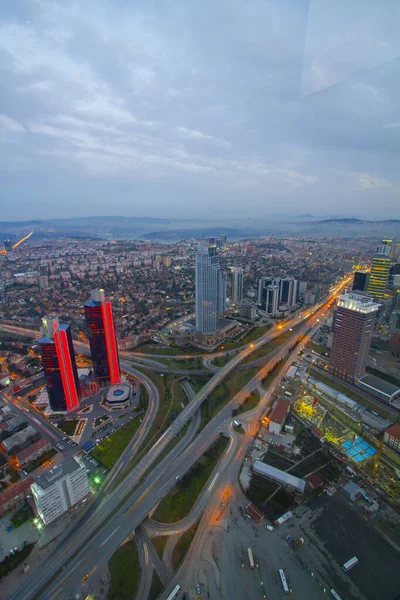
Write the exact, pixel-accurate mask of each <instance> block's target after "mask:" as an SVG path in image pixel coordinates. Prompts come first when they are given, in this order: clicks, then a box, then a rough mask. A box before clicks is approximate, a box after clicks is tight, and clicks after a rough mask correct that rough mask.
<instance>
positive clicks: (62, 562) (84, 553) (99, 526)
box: [10, 306, 320, 600]
mask: <svg viewBox="0 0 400 600" xmlns="http://www.w3.org/2000/svg"><path fill="white" fill-rule="evenodd" d="M319 309H320V306H319V307H315V309H314V311H313V312H314V313H315V312H316V311H317V310H319ZM311 314H312V313H311ZM310 316H311V315H308V318H309V317H310ZM293 324H294V323H293V322H292V321H288V322H287V323H286V324H285V327H283V328H282V330H281V331H284V330H286V329H289V328H290V327H291V326H292V325H293ZM312 324H313V319H312V317H311V318H309V323H305V325H304V326H303V327H301V328H300V329H298V330H297V331H296V332H295V333H294V335H293V336H291V337H290V338H289V339H288V340H287V342H285V343H284V344H282V346H281V347H280V348H279V350H278V352H277V354H276V355H275V356H274V358H273V359H271V360H267V362H266V365H265V367H263V369H261V370H260V371H259V373H258V374H257V375H256V378H254V380H252V383H253V384H255V385H257V384H258V383H259V381H261V379H262V378H263V377H264V376H265V374H266V373H267V372H268V371H269V370H270V369H271V368H272V366H273V365H274V364H276V362H277V361H278V360H280V359H281V358H283V356H284V355H285V354H286V353H287V352H288V350H289V348H290V347H291V346H292V345H293V343H295V341H296V340H298V339H300V338H301V337H302V336H303V335H304V334H305V333H306V332H307V331H308V330H309V329H310V327H311V326H312ZM270 339H271V338H270V336H269V334H265V335H264V336H262V337H261V338H259V340H256V341H255V342H253V343H252V344H250V345H249V346H248V347H246V348H245V349H243V350H242V351H241V352H239V353H238V354H237V355H236V356H235V357H234V358H233V359H232V360H231V361H229V363H227V364H226V365H225V366H224V367H222V368H221V369H220V371H219V372H218V373H216V374H215V375H214V376H213V377H212V379H211V380H210V381H209V382H208V383H207V384H206V385H205V386H204V388H203V389H202V390H201V391H200V392H199V393H198V394H197V395H196V396H195V398H194V399H193V401H192V402H190V403H189V404H188V406H186V407H185V408H184V409H183V410H182V412H181V413H180V415H179V416H178V417H177V418H176V419H175V421H174V422H173V423H172V424H171V426H170V427H169V428H168V429H167V430H166V431H165V432H164V433H163V435H162V436H161V437H160V438H159V440H158V441H157V442H156V443H155V444H154V446H153V447H152V448H151V449H150V451H149V452H148V454H147V455H146V456H145V457H144V458H143V459H142V460H141V461H140V462H139V463H138V465H136V467H135V469H133V470H132V471H131V473H130V474H129V475H128V476H127V477H126V479H125V480H124V481H123V482H122V483H121V484H120V485H119V486H118V487H117V488H116V490H115V491H114V492H112V493H111V494H109V495H108V496H106V498H105V500H104V502H103V503H102V505H101V506H100V507H99V508H98V509H97V510H96V511H95V513H94V514H93V515H92V516H91V517H90V518H88V519H83V520H82V521H80V522H79V523H78V524H77V525H76V526H75V528H74V529H73V530H72V531H71V532H70V534H69V535H68V536H67V537H66V539H65V540H64V542H63V544H62V546H59V547H58V548H57V549H56V550H55V552H54V553H53V556H52V561H51V563H50V564H49V565H47V569H46V571H44V570H43V569H39V568H36V569H34V570H32V571H31V572H29V573H28V574H27V575H26V576H25V578H24V580H23V582H22V583H21V585H20V586H19V588H18V589H17V590H16V591H15V593H14V594H12V595H11V597H10V598H11V599H12V600H19V599H20V598H24V599H25V598H26V599H27V600H29V599H31V598H35V597H43V598H56V597H60V598H61V597H62V594H64V592H65V591H66V589H67V588H68V591H71V590H72V588H73V586H76V582H77V581H78V580H79V579H80V577H82V576H83V575H85V574H86V573H84V572H82V571H83V570H86V572H87V573H88V574H89V575H90V573H91V572H93V571H94V570H95V569H96V567H97V565H98V564H101V562H102V561H103V560H104V559H106V558H107V557H108V556H110V554H111V553H112V552H113V551H114V549H115V548H116V547H118V545H120V543H121V542H122V541H123V540H124V539H125V537H126V535H127V533H128V532H129V531H132V530H133V529H135V528H136V527H137V526H138V525H139V523H141V521H142V520H143V519H144V518H145V517H146V515H147V514H148V513H149V511H150V510H151V509H152V507H153V506H154V505H155V504H156V503H157V502H158V501H159V499H160V498H161V497H162V496H163V495H164V494H165V493H167V492H168V491H169V489H171V487H173V485H174V483H175V482H174V478H173V475H174V474H175V476H176V475H177V474H179V475H180V474H181V473H184V472H186V471H187V470H188V469H189V468H190V466H191V465H192V464H194V462H195V461H196V454H197V455H198V454H199V453H201V452H202V448H203V447H204V446H205V445H207V444H208V443H211V442H212V440H213V439H215V437H216V436H217V435H218V431H219V429H218V428H219V427H220V425H221V423H223V421H224V420H225V419H226V418H228V417H229V416H230V413H231V411H232V408H234V406H235V405H236V404H237V403H236V402H235V403H233V402H232V401H230V402H229V403H228V404H227V405H226V406H225V407H224V408H223V409H222V410H221V411H220V412H219V413H218V415H217V416H216V417H215V418H214V419H213V420H212V421H211V422H210V423H209V424H208V425H207V426H206V427H205V428H204V429H203V430H202V431H201V432H200V434H199V435H198V436H197V438H196V439H195V440H194V442H193V443H192V444H190V446H188V447H187V448H186V449H185V450H184V451H183V452H181V453H180V455H179V456H177V454H176V448H174V449H173V450H172V451H171V452H170V453H169V454H168V455H167V456H166V457H165V459H163V460H162V461H161V463H158V464H157V465H156V466H155V468H154V469H153V470H152V471H151V473H150V474H149V476H148V477H147V479H145V481H144V482H143V478H144V475H145V473H146V471H148V470H149V468H150V467H151V466H152V465H153V464H154V463H155V462H156V460H157V459H158V457H159V456H161V454H162V453H163V452H164V450H165V449H166V447H167V446H168V444H169V443H170V441H171V440H172V439H173V438H174V436H175V435H176V434H177V433H178V432H179V431H180V430H181V429H182V427H184V426H185V425H186V423H187V422H188V421H189V419H191V418H192V417H193V415H194V414H195V412H196V411H197V410H198V409H199V407H200V406H201V404H202V402H203V401H204V400H205V399H206V398H207V397H208V395H209V394H210V393H211V392H212V390H213V389H214V388H215V387H216V386H217V385H219V383H220V382H221V381H222V380H223V378H224V377H225V376H226V375H227V374H228V373H229V372H230V371H231V370H233V369H234V368H235V367H236V366H237V365H238V364H240V362H241V361H242V360H244V358H245V357H246V356H248V355H249V354H251V353H252V352H253V351H254V350H256V349H257V348H259V347H261V346H262V345H263V344H265V343H266V342H267V341H269V340H270ZM123 366H124V368H125V366H126V364H124V365H123ZM257 378H258V379H257ZM249 391H251V387H250V385H249V384H247V385H246V386H245V387H244V388H243V390H242V392H243V394H244V396H243V398H244V397H245V395H247V394H248V393H249ZM216 432H217V433H216ZM171 465H172V466H171ZM121 519H122V520H123V522H122V521H121ZM121 523H122V525H121ZM105 540H107V543H106V542H105ZM63 567H64V569H63ZM77 577H78V578H79V579H78V578H77ZM67 581H68V584H67ZM75 589H76V587H75ZM45 590H46V591H45ZM42 594H44V595H42Z"/></svg>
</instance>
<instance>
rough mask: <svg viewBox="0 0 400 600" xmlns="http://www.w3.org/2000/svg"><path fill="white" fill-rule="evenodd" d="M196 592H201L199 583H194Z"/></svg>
mask: <svg viewBox="0 0 400 600" xmlns="http://www.w3.org/2000/svg"><path fill="white" fill-rule="evenodd" d="M196 592H197V593H198V594H200V592H201V590H200V586H199V584H197V585H196Z"/></svg>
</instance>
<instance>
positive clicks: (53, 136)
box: [0, 0, 400, 220]
mask: <svg viewBox="0 0 400 600" xmlns="http://www.w3.org/2000/svg"><path fill="white" fill-rule="evenodd" d="M399 55H400V2H399V1H398V0H385V2H381V1H378V0H376V1H375V0H352V1H351V2H349V1H348V0H315V1H314V0H309V1H308V2H306V1H303V0H276V1H269V0H249V1H248V2H238V1H237V0H217V1H215V0H202V1H201V2H192V1H190V0H170V1H169V0H164V1H161V0H143V1H142V0H135V1H132V0H95V1H92V0H79V1H76V2H75V1H74V0H68V1H66V0H51V1H50V0H25V1H24V0H13V1H12V2H1V4H0V142H1V144H0V145H1V149H0V195H1V196H0V197H1V203H0V204H1V208H2V210H1V216H0V220H12V219H30V218H35V217H41V218H42V217H46V216H47V217H56V216H60V217H69V216H90V215H93V214H98V215H112V214H114V215H129V216H135V215H136V216H159V217H168V216H173V217H177V216H181V217H199V218H203V217H210V215H215V216H216V217H224V216H225V215H227V214H229V215H230V216H231V217H234V218H242V217H249V216H253V217H255V218H258V216H260V217H263V218H265V217H268V215H269V214H304V213H313V214H342V215H348V216H365V217H371V216H375V217H376V216H384V217H397V218H400V169H399V164H400V156H399V150H400V98H399V92H400V58H399Z"/></svg>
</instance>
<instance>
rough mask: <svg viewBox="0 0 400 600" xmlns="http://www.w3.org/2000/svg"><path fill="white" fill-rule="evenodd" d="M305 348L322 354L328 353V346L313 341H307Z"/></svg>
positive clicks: (326, 354) (327, 354)
mask: <svg viewBox="0 0 400 600" xmlns="http://www.w3.org/2000/svg"><path fill="white" fill-rule="evenodd" d="M306 348H308V349H309V350H311V351H314V352H315V353H316V354H322V355H323V356H329V355H330V352H331V351H330V348H328V346H324V345H323V344H316V343H315V342H308V344H306Z"/></svg>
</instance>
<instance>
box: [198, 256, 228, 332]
mask: <svg viewBox="0 0 400 600" xmlns="http://www.w3.org/2000/svg"><path fill="white" fill-rule="evenodd" d="M225 300H226V275H225V274H224V273H221V270H220V266H219V259H218V254H217V249H216V248H215V247H214V246H210V247H209V248H206V247H205V246H199V248H198V250H197V253H196V329H197V331H200V332H201V333H203V334H205V335H207V334H212V333H215V331H216V330H217V329H218V328H219V316H220V314H221V313H222V312H223V311H224V310H225Z"/></svg>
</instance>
